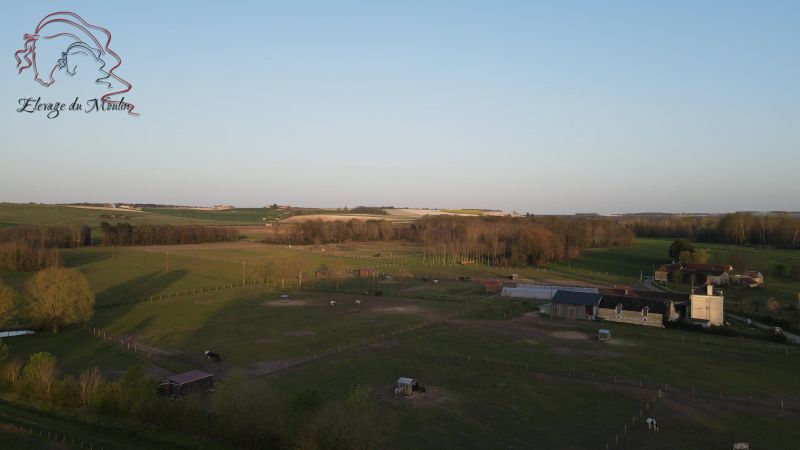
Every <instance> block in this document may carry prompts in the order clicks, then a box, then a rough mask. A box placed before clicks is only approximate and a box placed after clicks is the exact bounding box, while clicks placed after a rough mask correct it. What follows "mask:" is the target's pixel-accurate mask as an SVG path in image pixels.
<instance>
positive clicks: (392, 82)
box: [0, 0, 800, 213]
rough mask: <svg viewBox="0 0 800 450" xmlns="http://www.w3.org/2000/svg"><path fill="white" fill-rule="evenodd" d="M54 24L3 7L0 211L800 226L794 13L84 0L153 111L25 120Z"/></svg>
mask: <svg viewBox="0 0 800 450" xmlns="http://www.w3.org/2000/svg"><path fill="white" fill-rule="evenodd" d="M606 3H610V4H606ZM123 4H124V6H123ZM64 8H66V6H65V3H64V2H60V1H59V2H46V1H35V2H4V3H3V4H2V6H0V22H1V25H2V26H0V49H1V50H0V53H2V55H5V56H4V57H2V58H0V61H5V62H4V63H2V64H0V93H2V95H0V99H1V100H2V105H4V106H2V107H0V136H2V141H0V156H1V158H0V201H38V202H76V201H124V202H159V203H181V204H217V203H233V204H236V205H240V206H260V205H264V204H268V203H273V202H278V203H282V204H284V203H288V204H294V205H305V206H345V205H347V206H354V205H361V204H363V205H374V204H382V205H396V206H417V207H478V208H499V209H506V210H515V211H518V212H533V213H571V212H591V211H596V212H634V211H672V212H682V211H683V212H690V211H730V210H800V181H798V172H799V171H800V2H797V1H786V2H779V1H702V2H697V1H687V2H679V1H664V2H641V1H635V2H621V1H615V2H595V1H587V2H566V1H552V2H534V1H523V2H498V1H484V2H472V1H464V2H444V1H420V2H410V1H397V2H367V1H365V2H333V1H326V2H305V1H292V2H280V3H274V2H197V1H192V2H177V1H163V0H162V1H158V2H147V1H140V2H108V1H102V2H80V1H77V2H71V3H70V6H69V9H70V10H72V11H74V12H76V13H78V14H80V15H82V16H83V17H84V18H85V19H86V20H87V21H89V22H90V23H93V24H96V25H101V26H104V27H106V28H108V29H109V30H111V31H112V33H113V35H114V39H113V43H112V48H113V49H115V50H116V51H117V53H119V54H120V56H121V57H122V59H123V65H122V66H121V67H120V68H119V69H118V70H117V73H118V74H119V75H121V76H122V77H123V78H126V79H127V80H129V81H131V82H132V83H133V90H132V91H131V92H130V93H128V94H126V99H127V100H128V101H131V102H133V103H135V104H136V108H137V111H139V112H141V116H140V117H138V118H133V117H126V116H124V115H123V114H113V113H104V114H75V113H73V114H63V115H62V117H59V118H57V119H53V120H49V119H47V118H45V117H44V116H42V115H41V114H20V113H17V112H16V111H15V108H16V107H17V100H18V99H19V98H20V97H27V96H34V97H37V96H42V97H43V99H52V100H59V99H63V100H72V98H71V95H72V94H71V91H69V88H70V84H69V80H67V79H66V78H65V77H64V76H63V73H62V74H60V76H61V78H58V76H59V74H57V75H56V77H57V82H56V84H57V85H58V86H56V85H53V86H52V87H50V88H44V87H41V86H40V85H38V84H36V83H35V82H34V81H33V75H32V74H31V73H30V71H28V72H23V74H22V75H17V73H16V61H15V60H14V57H13V53H14V52H15V51H16V50H18V49H20V48H21V46H22V44H23V40H22V35H23V33H33V31H34V27H35V25H36V23H37V22H38V21H39V20H40V19H41V18H42V17H43V16H45V15H46V14H48V13H50V12H53V11H58V10H62V9H64ZM59 89H60V90H59ZM59 96H60V98H58V97H59Z"/></svg>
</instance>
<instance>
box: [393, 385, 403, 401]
mask: <svg viewBox="0 0 800 450" xmlns="http://www.w3.org/2000/svg"><path fill="white" fill-rule="evenodd" d="M403 391H405V389H404V388H401V387H396V388H394V398H396V399H397V398H400V394H402V393H403Z"/></svg>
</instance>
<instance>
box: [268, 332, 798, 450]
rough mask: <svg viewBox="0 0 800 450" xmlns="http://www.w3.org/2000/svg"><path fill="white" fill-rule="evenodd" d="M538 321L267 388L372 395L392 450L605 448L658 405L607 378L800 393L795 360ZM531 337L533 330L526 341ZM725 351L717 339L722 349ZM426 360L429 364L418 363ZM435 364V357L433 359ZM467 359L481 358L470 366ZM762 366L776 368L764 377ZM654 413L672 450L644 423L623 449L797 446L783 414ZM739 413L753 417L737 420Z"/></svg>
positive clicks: (381, 351)
mask: <svg viewBox="0 0 800 450" xmlns="http://www.w3.org/2000/svg"><path fill="white" fill-rule="evenodd" d="M536 320H538V319H528V318H523V319H516V320H514V321H511V322H507V321H477V322H476V321H464V322H461V321H459V322H455V323H449V324H442V325H436V326H433V327H429V328H425V329H423V330H419V331H418V332H415V333H412V334H409V335H404V336H401V337H398V338H397V339H396V340H391V341H388V342H387V343H385V344H383V345H382V346H379V347H372V348H368V349H363V350H362V351H358V352H353V353H349V354H345V355H341V356H338V355H337V356H335V357H333V358H328V359H324V360H319V361H312V362H310V363H308V364H305V365H303V366H302V367H296V368H290V369H288V370H286V371H283V372H278V373H274V374H271V375H269V376H268V377H267V379H266V380H265V381H264V382H265V383H267V384H268V385H270V386H271V387H273V388H277V389H281V390H284V389H285V390H299V389H302V388H309V387H312V388H313V389H315V390H318V391H319V392H320V393H321V394H322V395H323V396H324V397H327V398H335V397H337V396H340V395H342V392H343V391H347V390H348V389H349V388H350V387H352V386H355V385H362V386H367V387H369V388H370V389H371V390H372V391H373V393H374V395H375V397H376V399H377V407H378V410H379V414H380V415H381V416H382V417H385V418H386V422H387V423H389V424H391V425H390V426H388V427H386V432H387V433H388V435H387V437H386V439H387V442H388V444H387V446H388V447H390V448H500V447H511V448H604V445H605V443H608V442H611V443H613V439H614V434H615V433H617V432H619V433H620V434H621V433H622V428H623V424H625V423H628V422H629V421H630V418H631V417H632V416H634V415H638V413H639V411H640V409H642V408H643V407H644V404H645V402H646V401H648V400H649V399H650V398H651V397H652V396H653V395H655V393H656V391H655V390H654V389H652V388H651V389H648V388H647V383H646V382H645V388H644V389H639V388H637V387H636V386H633V387H631V386H622V385H614V384H611V383H608V382H605V383H604V382H600V379H601V378H602V377H603V376H606V377H608V376H611V375H613V374H618V375H620V376H623V375H627V376H631V377H635V376H644V377H651V378H659V379H661V380H663V381H671V380H675V382H676V383H684V384H685V383H686V381H687V379H690V378H693V377H696V378H700V379H702V380H704V381H705V382H708V383H709V385H708V386H705V385H702V384H701V383H698V387H697V389H698V392H699V390H700V389H701V388H706V389H709V390H711V389H712V388H720V387H722V388H727V389H743V390H744V392H753V395H756V396H758V395H759V394H761V395H786V396H792V395H794V393H795V392H796V390H797V388H798V387H800V386H798V382H797V381H796V380H795V379H794V377H793V373H794V371H795V370H796V369H797V368H800V365H798V362H799V361H800V359H798V358H800V355H798V354H797V353H794V354H793V355H790V357H789V358H787V357H786V356H784V355H782V354H780V353H781V352H774V353H768V354H769V355H770V356H765V355H763V354H762V352H759V351H758V350H757V349H744V350H742V349H731V350H728V351H726V352H727V353H726V352H722V353H723V354H721V355H720V354H719V353H720V351H719V348H718V347H714V346H713V345H711V344H707V346H706V347H703V346H699V345H698V346H689V345H688V344H684V345H680V344H677V345H676V341H675V340H672V339H674V338H676V337H677V336H679V335H680V334H681V333H680V332H678V333H674V332H673V331H672V330H669V331H666V330H665V331H664V332H666V333H670V335H671V336H670V339H671V340H672V341H671V343H672V345H671V346H669V347H666V348H664V345H665V344H663V342H662V341H661V340H660V339H658V338H653V337H643V336H642V337H639V336H636V335H635V334H631V335H630V336H627V335H626V336H624V337H615V340H616V342H617V343H616V344H611V343H608V344H603V343H599V342H597V341H594V340H590V339H586V340H584V339H576V338H575V336H576V335H578V334H585V335H587V336H591V334H590V333H591V332H592V331H594V332H596V325H592V324H588V325H586V326H582V325H581V324H580V323H579V322H566V321H562V322H561V323H558V324H556V325H546V324H545V325H542V324H540V323H536V322H535V321H536ZM531 321H533V322H532V323H528V322H531ZM576 325H577V326H576ZM527 326H529V327H530V328H531V329H530V330H526V329H525V328H526V327H527ZM615 331H616V332H618V334H621V333H622V332H620V330H615ZM557 333H560V334H557ZM693 337H696V335H694V336H693ZM726 339H728V338H720V342H722V341H724V340H726ZM729 340H730V339H728V341H729ZM418 348H419V349H421V350H422V351H423V352H424V353H417V350H416V349H418ZM433 353H435V354H437V355H438V357H431V354H433ZM454 354H457V355H459V356H461V357H460V358H457V357H454V356H453V355H454ZM466 355H471V356H472V358H471V360H470V361H469V362H468V361H467V360H466V358H465V356H466ZM481 355H488V356H489V357H490V358H494V362H492V363H490V364H486V363H483V362H481V360H480V359H481V358H480V356H481ZM506 358H507V359H510V360H511V361H512V362H521V361H526V362H527V363H528V364H530V368H531V371H530V372H528V371H526V370H520V369H515V368H513V367H512V368H510V369H509V368H506V367H505V366H504V365H503V364H502V360H503V359H506ZM760 365H765V366H769V368H758V367H759V366H760ZM671 366H672V367H671ZM543 367H548V368H550V369H551V370H558V369H560V370H562V371H564V372H566V371H567V369H571V370H573V371H575V372H576V373H577V372H578V371H579V370H584V371H589V370H591V371H596V372H597V381H591V380H589V379H587V378H581V379H573V378H570V377H568V376H563V375H562V376H557V377H553V376H547V375H542V374H539V373H536V371H537V370H539V369H540V368H543ZM564 375H566V374H565V373H564ZM698 375H699V376H698ZM399 376H410V377H414V378H417V379H419V380H420V382H421V383H422V384H423V385H425V386H426V388H427V389H428V394H427V395H426V397H425V398H413V399H402V400H395V399H394V398H393V396H392V394H391V388H392V386H393V382H394V380H396V378H397V377H399ZM764 379H769V380H775V383H774V384H779V385H780V386H777V387H776V386H767V384H773V383H772V381H771V382H770V383H763V382H762V380H764ZM646 380H647V378H646ZM606 381H608V380H607V379H606ZM254 382H256V383H258V382H260V381H254ZM712 385H713V387H712ZM696 404H697V405H708V404H713V405H714V409H713V411H707V412H706V413H707V414H708V415H710V416H716V415H717V414H720V416H722V417H724V418H725V419H724V420H720V419H718V418H717V417H713V418H708V417H706V416H704V415H701V414H691V415H688V416H683V415H681V414H680V413H681V412H682V411H681V410H682V409H688V410H691V409H692V408H694V405H696ZM661 405H663V406H661ZM657 408H658V409H655V410H654V411H653V412H652V414H653V415H655V416H657V417H662V423H667V424H668V426H669V428H666V429H664V430H663V431H662V433H661V435H659V436H658V440H663V441H665V442H666V443H668V444H665V443H661V444H654V442H655V439H656V436H657V435H654V434H647V433H642V432H641V429H642V428H643V427H644V428H645V430H646V427H645V426H644V425H643V424H641V422H639V423H638V424H637V426H638V428H637V430H639V431H637V432H636V433H634V435H633V436H632V438H631V440H630V441H629V442H630V444H629V445H625V447H624V448H640V449H645V448H698V447H696V446H695V445H694V444H695V443H703V444H704V446H703V447H702V448H727V446H728V445H729V442H728V441H729V440H731V439H732V437H733V436H737V437H739V438H742V440H749V441H751V442H753V443H764V444H771V445H764V448H790V447H791V445H793V444H792V442H794V439H796V438H797V437H798V432H797V430H794V429H793V428H792V427H791V426H788V425H787V422H786V421H787V420H797V419H798V414H797V413H796V412H788V411H786V410H780V409H778V407H777V403H776V404H775V407H774V408H771V409H770V408H765V409H763V410H761V411H760V412H759V413H758V414H754V413H753V412H752V411H753V409H752V408H748V407H747V405H744V406H743V405H742V404H741V403H735V402H728V403H726V402H716V401H715V400H714V399H713V398H707V397H702V398H701V397H691V398H690V396H687V395H684V394H680V395H679V394H670V393H667V394H665V397H664V399H663V400H662V403H657ZM706 408H709V407H708V406H706ZM740 409H744V410H748V409H749V410H750V412H749V413H747V414H740V413H739V410H740ZM679 416H680V420H677V417H679ZM754 418H755V419H756V422H755V423H761V424H772V425H774V426H776V428H775V429H778V430H782V431H784V432H786V434H783V435H776V434H775V433H773V432H772V431H771V430H772V428H760V427H758V426H756V425H754V422H751V420H752V419H754ZM707 425H708V426H711V427H712V432H711V433H709V434H706V435H702V436H699V437H698V439H697V440H695V438H694V437H693V436H692V435H688V434H686V433H685V432H684V431H685V430H684V427H690V428H692V429H702V428H703V427H704V426H707ZM629 426H630V425H629ZM662 426H664V425H662ZM575 430H580V432H575ZM654 445H658V446H657V447H654ZM787 446H788V447H787ZM612 448H613V446H612Z"/></svg>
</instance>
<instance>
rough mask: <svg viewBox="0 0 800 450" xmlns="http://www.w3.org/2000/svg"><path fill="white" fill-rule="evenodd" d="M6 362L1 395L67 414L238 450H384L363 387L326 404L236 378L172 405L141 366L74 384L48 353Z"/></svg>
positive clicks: (93, 372) (90, 372) (0, 351)
mask: <svg viewBox="0 0 800 450" xmlns="http://www.w3.org/2000/svg"><path fill="white" fill-rule="evenodd" d="M8 355H9V351H8V347H7V346H5V345H4V344H3V343H2V341H0V391H13V392H15V393H16V394H17V396H18V397H19V398H20V399H23V400H25V401H27V402H30V403H33V404H37V405H43V406H46V407H48V408H54V407H55V408H58V409H60V410H61V411H62V412H64V413H67V414H74V413H75V412H80V413H86V412H88V413H93V414H98V415H102V416H110V417H118V418H121V419H125V420H133V421H138V422H140V423H144V424H146V425H151V426H152V425H154V426H158V427H161V428H164V429H168V430H173V431H177V432H181V433H185V434H187V435H192V436H195V437H196V439H198V440H206V441H207V440H208V439H212V440H216V441H218V442H224V443H226V445H227V446H231V447H235V448H243V449H261V448H294V449H315V448H330V449H342V450H345V449H355V450H371V449H374V448H381V447H382V445H381V444H382V442H381V439H382V431H383V430H382V429H381V427H382V425H383V423H382V420H381V418H380V416H379V415H378V413H377V411H376V409H375V406H374V405H375V401H376V400H375V398H374V396H373V394H372V392H371V391H370V390H369V389H367V388H364V387H361V386H353V387H352V388H351V390H350V391H349V392H347V393H346V395H344V396H343V398H332V399H326V398H324V397H323V396H321V395H320V394H319V393H318V392H317V391H315V390H312V389H304V390H300V391H296V392H275V391H273V390H272V389H270V387H269V386H266V385H264V384H263V382H259V381H248V380H247V377H246V376H245V375H244V374H243V373H240V372H236V371H234V372H232V373H231V374H230V375H229V376H228V378H227V379H226V380H224V381H222V382H220V383H215V384H216V386H215V389H214V392H213V393H212V394H210V395H209V396H194V397H186V398H183V399H182V401H180V402H175V401H170V400H168V399H166V398H163V397H159V396H157V395H156V392H157V388H158V381H157V380H155V379H153V378H150V377H147V376H146V375H145V374H144V371H143V370H142V368H141V367H140V366H133V367H131V368H129V369H128V370H127V371H126V373H125V374H124V375H123V376H122V377H121V378H119V379H116V380H109V379H107V378H106V377H104V376H103V374H102V373H101V372H100V370H99V369H98V368H96V367H94V368H91V369H87V370H84V371H82V372H80V373H79V374H77V377H76V376H73V375H70V374H62V373H61V372H60V370H59V368H58V363H57V360H56V358H55V357H54V356H53V355H52V354H50V353H46V352H40V353H35V354H33V355H31V356H30V357H29V358H28V360H27V362H25V364H23V363H22V361H20V360H19V359H16V358H9V357H8ZM4 359H6V361H5V362H4V361H3V360H4Z"/></svg>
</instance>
